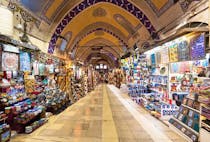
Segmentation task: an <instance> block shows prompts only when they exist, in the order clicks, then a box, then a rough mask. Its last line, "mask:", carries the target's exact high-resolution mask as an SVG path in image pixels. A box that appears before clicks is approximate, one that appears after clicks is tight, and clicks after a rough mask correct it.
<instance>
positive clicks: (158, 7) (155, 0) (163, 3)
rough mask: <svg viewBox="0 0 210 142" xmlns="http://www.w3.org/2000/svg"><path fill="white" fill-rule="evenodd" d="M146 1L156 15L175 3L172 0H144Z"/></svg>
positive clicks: (159, 14)
mask: <svg viewBox="0 0 210 142" xmlns="http://www.w3.org/2000/svg"><path fill="white" fill-rule="evenodd" d="M146 2H147V3H148V5H149V6H150V7H151V8H152V10H153V11H154V13H155V14H156V15H157V16H158V17H159V16H161V15H162V14H163V13H164V12H165V11H166V10H168V9H169V8H170V7H171V6H173V5H174V3H175V1H174V0H146Z"/></svg>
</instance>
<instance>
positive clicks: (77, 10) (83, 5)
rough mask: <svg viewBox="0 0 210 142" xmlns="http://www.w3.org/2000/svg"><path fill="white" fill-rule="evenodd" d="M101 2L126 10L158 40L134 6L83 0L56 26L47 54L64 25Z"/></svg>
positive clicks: (119, 0) (117, 0) (106, 0)
mask: <svg viewBox="0 0 210 142" xmlns="http://www.w3.org/2000/svg"><path fill="white" fill-rule="evenodd" d="M102 2H103V3H110V4H113V5H116V6H118V7H121V8H122V9H124V10H126V11H127V12H129V13H130V14H132V15H133V16H134V17H136V18H137V19H139V21H140V22H141V23H142V24H143V25H144V26H145V27H146V29H147V30H148V32H149V33H150V35H151V37H152V38H158V36H157V34H156V30H155V28H154V26H153V25H152V23H151V22H150V20H149V19H148V18H147V16H146V15H145V14H144V13H143V12H142V11H141V10H140V9H139V8H137V7H136V6H135V5H133V4H132V3H130V2H129V1H127V0H93V1H90V0H84V1H82V2H81V3H79V4H78V5H77V6H75V7H74V8H73V9H72V10H70V11H69V13H68V14H66V16H65V17H64V18H63V19H62V21H61V22H60V23H59V24H58V26H57V27H56V29H55V32H54V34H53V35H52V37H51V40H50V43H49V48H48V52H49V53H53V52H54V48H55V46H56V42H57V39H58V35H60V34H61V33H62V31H63V30H64V28H65V27H66V25H68V23H69V22H70V21H72V19H73V18H74V17H75V16H77V15H78V14H79V13H81V12H82V11H83V10H85V9H87V8H88V7H90V6H93V5H95V4H98V3H102Z"/></svg>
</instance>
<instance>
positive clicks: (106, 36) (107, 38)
mask: <svg viewBox="0 0 210 142" xmlns="http://www.w3.org/2000/svg"><path fill="white" fill-rule="evenodd" d="M94 39H98V42H97V40H95V43H96V44H98V43H100V41H101V40H102V41H104V42H105V41H110V42H111V43H113V44H112V45H111V44H109V45H110V46H113V47H115V48H116V49H117V50H118V51H119V52H120V53H121V52H124V49H123V46H124V45H123V44H122V45H120V41H119V40H118V39H117V38H116V37H114V36H113V35H111V34H109V33H106V32H104V33H103V35H100V36H98V35H96V34H95V32H94V33H91V34H89V35H87V36H86V37H85V38H83V39H82V40H81V41H80V42H79V44H78V46H77V47H83V46H85V45H86V44H87V43H89V42H91V41H92V42H93V41H94ZM110 42H108V43H110ZM108 43H107V44H108ZM75 49H77V48H75ZM74 51H75V50H74Z"/></svg>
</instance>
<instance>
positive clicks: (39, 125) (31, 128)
mask: <svg viewBox="0 0 210 142" xmlns="http://www.w3.org/2000/svg"><path fill="white" fill-rule="evenodd" d="M40 120H41V119H40ZM40 120H39V121H40ZM37 122H38V121H37ZM47 122H48V120H44V121H42V122H41V123H40V124H37V126H35V127H33V126H26V127H25V133H27V134H30V133H32V132H34V131H35V130H37V129H38V128H39V127H41V126H43V125H44V124H46V123H47ZM32 125H33V124H32Z"/></svg>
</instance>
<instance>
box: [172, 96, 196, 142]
mask: <svg viewBox="0 0 210 142" xmlns="http://www.w3.org/2000/svg"><path fill="white" fill-rule="evenodd" d="M199 121H200V103H199V102H198V101H196V100H194V99H192V98H185V99H184V100H183V103H182V105H181V106H180V107H179V111H178V112H177V113H176V114H175V115H174V117H173V118H171V119H170V120H169V122H170V123H171V124H172V125H170V127H171V128H172V129H174V130H175V131H177V130H178V131H180V132H178V133H181V135H184V137H185V138H186V139H188V140H189V141H193V142H197V141H198V138H199V130H200V126H199V125H200V122H199Z"/></svg>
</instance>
